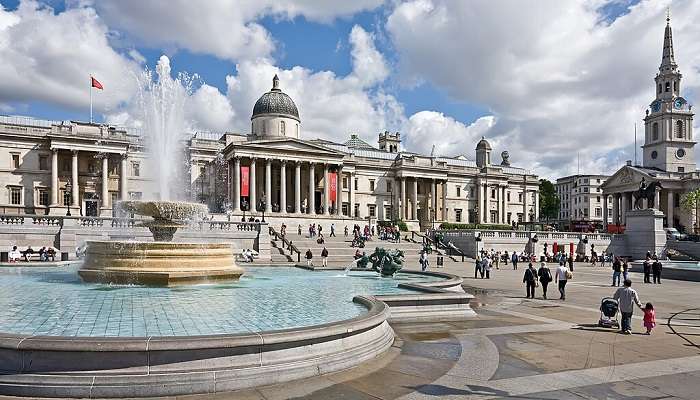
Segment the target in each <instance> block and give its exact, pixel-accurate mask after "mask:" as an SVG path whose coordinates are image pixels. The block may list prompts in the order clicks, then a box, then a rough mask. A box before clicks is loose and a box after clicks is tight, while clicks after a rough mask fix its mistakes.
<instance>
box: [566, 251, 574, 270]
mask: <svg viewBox="0 0 700 400" xmlns="http://www.w3.org/2000/svg"><path fill="white" fill-rule="evenodd" d="M567 262H568V263H569V271H571V272H574V256H573V254H570V255H569V258H568V259H567Z"/></svg>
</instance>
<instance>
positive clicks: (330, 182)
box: [328, 172, 338, 203]
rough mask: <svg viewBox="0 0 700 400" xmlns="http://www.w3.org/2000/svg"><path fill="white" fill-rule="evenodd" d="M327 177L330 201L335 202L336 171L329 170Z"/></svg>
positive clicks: (336, 190)
mask: <svg viewBox="0 0 700 400" xmlns="http://www.w3.org/2000/svg"><path fill="white" fill-rule="evenodd" d="M328 178H329V179H328V188H329V189H330V192H331V193H330V194H331V203H335V200H336V199H337V195H338V174H337V173H336V172H329V173H328Z"/></svg>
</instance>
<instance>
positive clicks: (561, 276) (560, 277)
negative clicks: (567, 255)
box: [554, 262, 573, 300]
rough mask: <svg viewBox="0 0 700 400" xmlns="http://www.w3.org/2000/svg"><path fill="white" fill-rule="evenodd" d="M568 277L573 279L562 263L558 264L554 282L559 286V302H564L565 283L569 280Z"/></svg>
mask: <svg viewBox="0 0 700 400" xmlns="http://www.w3.org/2000/svg"><path fill="white" fill-rule="evenodd" d="M569 277H573V275H572V274H571V271H569V269H568V268H566V265H564V263H563V262H560V263H559V267H558V268H557V272H556V274H555V275H554V281H555V282H557V283H558V285H559V300H566V282H568V281H569V279H571V278H569Z"/></svg>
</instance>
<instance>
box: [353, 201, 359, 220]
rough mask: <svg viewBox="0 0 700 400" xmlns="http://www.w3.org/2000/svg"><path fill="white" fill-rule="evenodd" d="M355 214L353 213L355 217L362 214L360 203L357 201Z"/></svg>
mask: <svg viewBox="0 0 700 400" xmlns="http://www.w3.org/2000/svg"><path fill="white" fill-rule="evenodd" d="M354 211H355V214H354V215H353V216H354V217H359V216H360V203H355V210H354Z"/></svg>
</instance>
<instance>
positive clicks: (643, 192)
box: [632, 178, 663, 210]
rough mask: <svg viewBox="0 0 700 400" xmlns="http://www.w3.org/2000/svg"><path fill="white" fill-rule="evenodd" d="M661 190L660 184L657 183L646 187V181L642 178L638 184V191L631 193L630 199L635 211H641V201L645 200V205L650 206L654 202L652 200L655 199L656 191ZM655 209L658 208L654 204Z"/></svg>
mask: <svg viewBox="0 0 700 400" xmlns="http://www.w3.org/2000/svg"><path fill="white" fill-rule="evenodd" d="M657 189H659V190H661V189H663V188H662V187H661V184H660V183H659V182H656V181H655V182H652V183H650V184H648V185H647V183H646V181H645V180H644V178H642V181H641V182H640V183H639V189H638V190H636V191H634V192H632V197H633V198H634V202H633V203H634V209H635V210H641V209H642V200H643V199H646V200H647V204H651V203H653V202H654V198H655V197H656V190H657ZM656 207H657V208H658V207H659V205H658V204H656Z"/></svg>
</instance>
